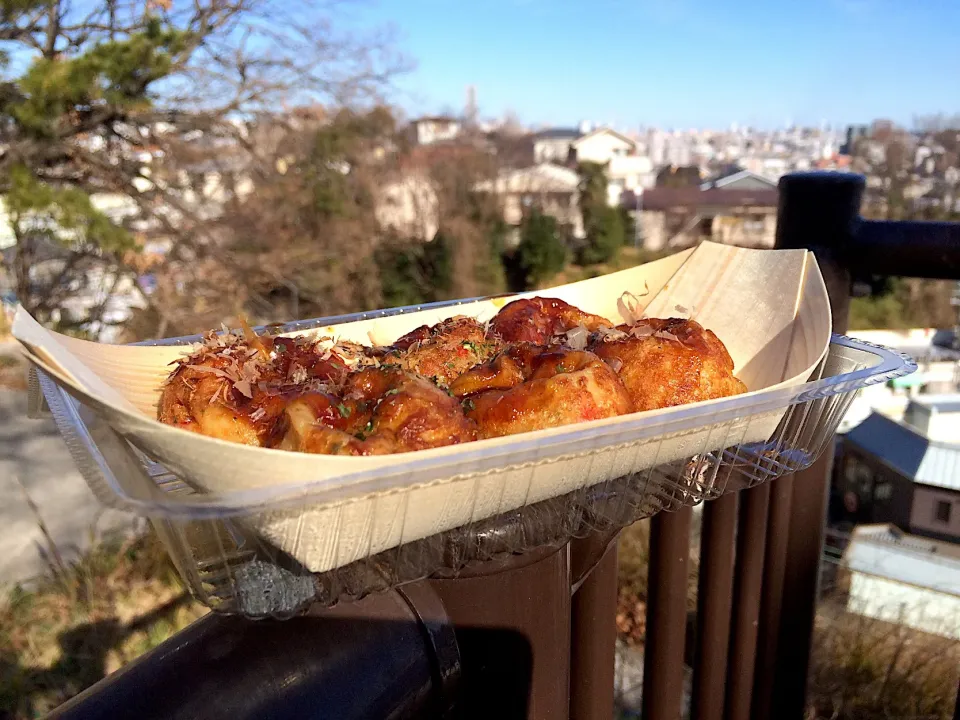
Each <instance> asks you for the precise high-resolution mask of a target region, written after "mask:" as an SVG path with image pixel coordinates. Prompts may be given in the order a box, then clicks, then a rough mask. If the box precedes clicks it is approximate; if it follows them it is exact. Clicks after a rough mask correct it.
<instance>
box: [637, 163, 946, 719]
mask: <svg viewBox="0 0 960 720" xmlns="http://www.w3.org/2000/svg"><path fill="white" fill-rule="evenodd" d="M863 189H864V179H863V178H862V177H861V176H858V175H849V174H839V173H801V174H794V175H788V176H786V177H784V178H783V179H781V181H780V207H779V211H778V218H777V242H776V246H777V247H778V248H808V249H810V250H812V251H813V252H814V253H815V254H816V256H817V259H818V262H819V264H820V268H821V271H822V272H823V275H824V280H825V281H826V284H827V288H828V291H829V294H830V303H831V308H832V311H833V330H834V332H839V333H843V332H845V331H846V329H847V318H848V311H849V300H850V292H851V282H852V278H853V277H855V276H858V277H868V276H870V275H898V276H907V277H926V278H942V279H958V278H960V224H958V223H933V222H929V223H928V222H878V221H867V220H863V219H862V218H860V214H859V213H860V204H861V200H862V197H863ZM832 460H833V458H832V455H831V454H830V453H826V454H825V455H824V456H823V457H821V458H820V459H819V460H818V461H817V462H816V463H814V465H813V466H812V467H810V468H809V469H807V470H804V471H802V472H799V473H796V475H788V476H785V477H781V478H779V479H777V480H776V481H774V482H772V483H770V484H767V485H761V486H759V487H756V488H754V489H751V490H744V491H741V492H740V493H738V495H739V497H737V495H731V496H727V497H723V498H721V499H720V500H715V501H713V502H709V503H707V504H706V505H705V507H704V510H703V513H704V518H703V522H704V525H703V534H702V541H701V551H700V557H701V566H700V585H699V604H698V613H697V614H698V628H697V635H698V643H697V657H696V658H695V661H694V680H693V696H692V707H691V717H692V718H693V720H720V718H725V719H726V720H742V719H745V718H756V719H758V720H766V719H767V718H777V719H778V720H779V719H780V718H783V719H784V720H799V719H800V718H802V717H803V713H804V706H805V695H806V693H805V691H806V682H807V671H808V668H809V660H810V647H811V639H812V634H813V623H814V616H815V612H816V601H817V591H818V587H817V583H818V577H819V565H820V558H821V554H822V548H823V537H824V527H825V519H826V506H827V497H828V490H829V478H830V475H831V465H832ZM655 521H656V522H655V526H654V527H655V531H654V538H652V539H651V544H653V543H654V542H655V541H656V543H657V550H656V557H657V558H659V559H660V561H659V562H655V563H652V564H651V567H650V572H649V583H650V594H651V596H653V595H654V593H656V594H657V595H656V596H657V597H663V598H666V597H671V596H675V595H674V594H675V593H676V592H678V591H679V586H678V583H681V582H685V577H683V578H682V579H681V578H680V577H679V576H678V574H677V573H676V572H673V571H672V569H671V568H669V567H664V565H663V562H664V561H665V559H667V558H676V557H678V556H679V555H680V554H681V553H685V552H686V551H687V544H688V543H689V535H688V531H687V528H688V524H689V521H688V520H687V519H686V518H685V517H683V516H682V515H680V514H665V515H662V516H659V517H658V518H656V519H655ZM734 538H736V540H734ZM733 548H735V553H734V555H733V557H731V553H732V551H733ZM653 554H654V553H653V550H651V555H653ZM647 627H648V628H650V631H649V636H648V640H647V646H646V654H645V658H644V661H645V664H646V666H650V665H652V666H656V667H659V666H662V665H667V666H668V668H669V669H665V670H659V671H654V672H648V673H647V674H646V675H645V677H644V700H645V702H644V710H645V713H644V717H645V718H646V720H666V719H668V718H669V719H670V720H675V719H676V718H678V717H679V708H680V704H679V703H680V694H679V693H680V691H679V689H678V685H677V682H676V677H677V674H676V673H677V669H676V665H677V663H678V661H677V654H676V650H675V648H677V647H682V645H683V633H684V625H683V624H682V623H678V622H676V620H675V618H674V617H673V616H672V615H671V609H670V608H666V607H664V606H663V605H662V604H661V603H654V602H652V601H651V603H650V605H649V607H648V614H647ZM727 633H729V635H728V637H724V636H725V634H727ZM648 698H649V700H648ZM958 713H960V699H958Z"/></svg>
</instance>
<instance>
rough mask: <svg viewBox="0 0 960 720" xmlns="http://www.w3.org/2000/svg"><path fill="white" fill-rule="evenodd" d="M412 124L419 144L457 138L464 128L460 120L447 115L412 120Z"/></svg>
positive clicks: (430, 143) (429, 143)
mask: <svg viewBox="0 0 960 720" xmlns="http://www.w3.org/2000/svg"><path fill="white" fill-rule="evenodd" d="M410 125H411V126H412V127H413V130H414V139H415V140H416V141H417V144H418V145H432V144H433V143H438V142H447V141H450V140H455V139H456V138H457V137H458V136H459V135H460V130H461V129H462V127H461V124H460V121H459V120H457V119H456V118H452V117H446V116H437V117H422V118H418V119H417V120H414V121H412V122H411V123H410Z"/></svg>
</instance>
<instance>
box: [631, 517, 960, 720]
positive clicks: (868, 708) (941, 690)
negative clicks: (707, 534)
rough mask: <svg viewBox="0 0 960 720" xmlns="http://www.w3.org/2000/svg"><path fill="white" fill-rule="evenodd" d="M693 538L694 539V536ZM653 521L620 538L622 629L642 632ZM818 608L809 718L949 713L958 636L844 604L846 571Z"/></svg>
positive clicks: (693, 570)
mask: <svg viewBox="0 0 960 720" xmlns="http://www.w3.org/2000/svg"><path fill="white" fill-rule="evenodd" d="M692 544H693V545H695V544H696V543H695V542H692ZM649 547H650V521H649V520H641V521H640V522H637V523H634V524H633V525H632V526H630V527H629V528H626V529H625V530H624V531H623V533H622V534H621V537H620V545H619V553H620V555H619V559H620V565H619V597H618V607H617V630H618V633H619V635H620V639H621V640H623V641H624V642H626V643H627V644H629V645H641V644H642V643H643V641H644V638H645V635H646V633H645V623H646V617H645V616H646V599H647V569H648V563H649ZM697 555H698V553H696V552H692V553H691V562H690V579H689V582H688V586H687V587H688V592H687V607H688V610H691V611H693V610H695V607H696V583H697V574H698V567H697V565H698V563H697ZM831 592H832V597H831V598H830V599H829V600H828V601H827V602H824V603H821V605H820V607H819V608H818V614H817V624H816V630H815V634H814V643H813V650H812V653H811V669H810V677H809V687H808V692H807V713H806V714H807V718H808V720H874V719H878V718H883V719H885V720H887V719H890V718H897V719H898V720H948V719H949V718H951V717H952V715H953V711H954V703H955V702H956V697H957V686H958V682H960V643H958V642H956V641H952V640H948V639H945V638H941V637H937V636H934V635H928V634H926V633H922V632H918V631H916V630H913V629H911V628H907V627H903V626H900V625H895V624H891V623H887V622H883V621H879V620H873V619H871V618H865V617H861V616H858V615H854V614H851V613H848V612H846V610H845V605H844V599H845V595H844V593H843V578H842V577H840V578H838V583H837V585H836V586H834V587H833V588H832V589H831Z"/></svg>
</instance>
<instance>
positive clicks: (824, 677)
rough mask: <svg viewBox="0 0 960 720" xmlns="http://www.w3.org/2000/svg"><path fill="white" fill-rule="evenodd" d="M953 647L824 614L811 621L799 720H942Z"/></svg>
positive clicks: (957, 676)
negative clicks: (804, 700)
mask: <svg viewBox="0 0 960 720" xmlns="http://www.w3.org/2000/svg"><path fill="white" fill-rule="evenodd" d="M958 681H960V643H958V642H956V641H953V640H949V639H947V638H942V637H938V636H935V635H928V634H926V633H922V632H919V631H916V630H913V629H911V628H908V627H904V626H902V625H896V624H892V623H887V622H884V621H881V620H874V619H872V618H867V617H862V616H859V615H854V614H851V613H847V612H845V611H843V610H841V609H839V608H835V607H830V606H827V607H824V608H822V609H821V612H820V613H818V616H817V625H816V630H815V632H814V642H813V651H812V653H811V670H810V680H809V683H810V684H809V688H808V692H807V717H808V718H810V720H815V719H816V720H819V719H820V718H823V719H825V720H826V719H829V720H869V719H872V718H902V719H903V720H907V719H909V720H941V719H942V720H948V719H949V718H951V717H952V716H953V711H954V703H955V700H956V697H957V684H958Z"/></svg>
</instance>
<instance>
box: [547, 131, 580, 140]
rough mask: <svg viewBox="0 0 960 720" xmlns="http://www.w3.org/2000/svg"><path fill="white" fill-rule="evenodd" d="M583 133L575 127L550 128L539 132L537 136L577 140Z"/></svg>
mask: <svg viewBox="0 0 960 720" xmlns="http://www.w3.org/2000/svg"><path fill="white" fill-rule="evenodd" d="M582 134H583V133H581V132H580V131H579V130H577V129H575V128H548V129H546V130H541V131H540V132H538V133H537V134H536V137H537V139H543V140H576V139H577V138H578V137H580V136H581V135H582Z"/></svg>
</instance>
